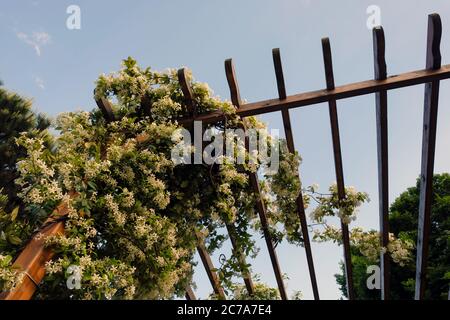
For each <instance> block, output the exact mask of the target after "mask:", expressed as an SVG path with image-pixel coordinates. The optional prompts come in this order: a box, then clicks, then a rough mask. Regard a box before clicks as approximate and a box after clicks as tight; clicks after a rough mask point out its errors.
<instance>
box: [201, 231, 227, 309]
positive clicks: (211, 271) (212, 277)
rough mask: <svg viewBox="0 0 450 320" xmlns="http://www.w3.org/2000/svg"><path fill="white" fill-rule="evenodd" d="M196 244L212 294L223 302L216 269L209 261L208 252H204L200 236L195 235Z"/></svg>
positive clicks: (222, 293) (223, 294) (203, 244)
mask: <svg viewBox="0 0 450 320" xmlns="http://www.w3.org/2000/svg"><path fill="white" fill-rule="evenodd" d="M197 239H198V244H197V251H198V254H199V255H200V259H201V260H202V263H203V266H204V267H205V270H206V274H207V275H208V279H209V282H210V283H211V286H212V288H213V290H214V293H215V294H216V295H217V296H218V297H219V298H220V299H223V300H225V299H226V297H225V292H224V291H223V288H222V287H221V285H220V281H219V277H218V276H217V273H216V271H215V270H216V269H215V268H214V265H213V263H212V261H211V256H210V255H209V253H208V250H206V246H205V243H204V242H203V239H202V238H201V236H200V235H198V234H197Z"/></svg>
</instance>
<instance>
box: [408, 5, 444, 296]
mask: <svg viewBox="0 0 450 320" xmlns="http://www.w3.org/2000/svg"><path fill="white" fill-rule="evenodd" d="M441 35H442V23H441V18H440V16H439V15H438V14H436V13H435V14H431V15H429V16H428V35H427V55H426V68H427V69H430V70H437V69H439V68H440V67H441V52H440V43H441ZM438 101H439V81H438V80H435V81H432V82H429V83H427V84H426V85H425V101H424V115H423V136H422V164H421V174H420V204H419V221H418V231H417V259H416V284H415V285H416V287H415V299H416V300H421V299H423V298H424V295H425V283H426V273H427V259H428V246H429V243H428V242H429V237H430V228H431V226H430V224H431V221H430V220H431V204H432V201H433V170H434V156H435V151H436V127H437V115H438Z"/></svg>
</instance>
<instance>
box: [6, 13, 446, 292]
mask: <svg viewBox="0 0 450 320" xmlns="http://www.w3.org/2000/svg"><path fill="white" fill-rule="evenodd" d="M441 35H442V25H441V19H440V17H439V15H438V14H431V15H429V17H428V38H427V56H426V69H424V70H418V71H412V72H407V73H403V74H400V75H395V76H390V77H388V76H387V71H386V61H385V38H384V31H383V29H382V27H376V28H374V30H373V48H374V70H375V72H374V79H373V80H367V81H362V82H355V83H351V84H347V85H343V86H335V83H334V75H333V65H332V55H331V46H330V41H329V39H328V38H324V39H322V49H323V60H324V67H325V80H326V89H323V90H317V91H311V92H305V93H299V94H295V95H291V96H287V94H286V88H285V83H284V76H283V70H282V63H281V56H280V51H279V49H273V52H272V53H273V62H274V68H275V75H276V80H277V87H278V98H276V99H270V100H264V101H258V102H253V103H242V101H241V98H240V93H239V87H238V84H237V80H236V74H235V71H234V66H233V62H232V60H231V59H228V60H226V61H225V73H226V77H227V81H228V85H229V88H230V95H231V101H232V103H233V105H234V106H235V107H236V113H237V115H238V116H240V117H248V116H255V115H260V114H266V113H270V112H278V111H281V113H282V118H283V126H284V131H285V136H286V140H287V146H288V150H289V151H290V152H295V147H294V139H293V134H292V125H291V120H290V115H289V109H293V108H299V107H304V106H310V105H316V104H319V103H324V102H327V103H328V106H329V115H330V128H331V135H332V142H333V154H334V163H335V173H336V181H337V188H338V196H339V198H340V199H344V198H345V184H344V174H343V163H342V155H341V143H340V135H339V121H338V114H337V101H338V100H342V99H347V98H352V97H356V96H361V95H369V94H375V97H376V98H375V105H376V128H377V152H378V186H379V219H380V233H381V237H380V243H381V245H382V246H383V247H386V246H387V245H388V243H389V197H388V195H389V192H388V190H389V189H388V188H389V184H388V126H387V121H388V119H387V101H388V100H387V92H388V91H389V90H393V89H398V88H404V87H410V86H415V85H420V84H425V101H424V120H423V140H422V165H421V175H420V177H421V187H420V207H419V224H418V239H417V260H416V288H415V299H418V300H419V299H423V298H424V292H425V284H426V274H427V271H426V267H427V258H428V247H429V235H430V223H431V221H430V219H431V217H430V212H431V205H432V192H433V190H432V179H433V169H434V157H435V145H436V125H437V110H438V97H439V83H440V81H441V80H444V79H449V78H450V65H444V66H441V53H440V41H441ZM178 79H179V82H180V85H181V88H182V92H183V95H184V98H185V102H186V105H187V107H188V109H189V111H190V116H189V117H186V118H183V119H179V123H180V124H182V125H184V126H186V127H191V126H192V123H193V122H194V121H202V122H203V123H216V122H218V121H222V120H223V119H224V115H223V114H221V113H220V112H211V113H208V114H197V111H196V106H195V100H194V98H193V93H192V90H191V87H190V84H189V83H188V81H187V76H186V72H185V70H184V69H180V70H179V71H178ZM97 105H98V106H99V108H100V109H101V110H102V112H103V114H104V116H105V118H106V119H107V120H108V121H115V117H114V114H113V112H112V108H111V105H110V103H109V102H108V100H106V99H101V100H98V101H97ZM142 107H143V110H144V112H145V113H146V114H149V113H150V108H151V103H150V101H149V100H148V99H146V98H144V99H143V101H142ZM248 174H249V179H250V184H251V187H252V189H253V191H254V192H255V194H256V195H258V198H257V201H256V210H257V212H258V214H259V218H260V220H261V224H262V229H263V233H264V238H265V241H266V245H267V248H268V251H269V255H270V259H271V263H272V267H273V270H274V274H275V278H276V280H277V284H278V289H279V292H280V295H281V298H282V299H287V298H288V297H287V293H286V289H285V286H284V282H283V277H282V273H281V269H280V266H279V262H278V258H277V254H276V251H275V247H274V244H273V241H272V239H271V237H270V233H269V232H268V224H267V217H266V208H265V205H264V202H263V200H262V198H261V196H260V188H259V182H258V179H257V176H256V174H255V173H251V172H249V173H248ZM296 205H297V212H298V217H299V220H300V223H301V230H302V234H303V238H304V246H305V253H306V258H307V263H308V269H309V274H310V280H311V287H312V290H313V294H314V299H316V300H319V290H318V286H317V278H316V273H315V268H314V262H313V256H312V250H311V244H310V239H309V232H308V224H307V220H306V215H305V208H304V204H303V197H302V194H301V192H300V194H299V195H298V198H297V201H296ZM64 214H66V210H64V205H63V204H62V205H61V206H60V207H58V209H57V216H59V217H60V216H61V215H62V216H63V215H64ZM233 228H234V226H233V225H232V224H227V230H228V233H229V235H230V240H231V243H232V246H233V250H235V251H237V252H240V251H239V248H238V246H237V244H236V241H235V239H234V237H233ZM63 229H64V225H63V222H61V221H58V222H55V223H53V224H52V223H50V224H47V225H46V227H45V228H44V229H43V230H41V233H42V234H44V235H48V234H55V233H56V234H58V233H62V232H64V230H63ZM341 229H342V235H343V239H342V240H343V251H344V262H345V274H346V281H347V290H348V298H349V299H350V300H352V299H355V298H356V297H355V294H354V287H353V275H352V265H351V255H350V239H349V230H348V225H347V224H345V223H343V222H341ZM41 239H42V238H41ZM197 249H198V252H199V255H200V257H201V260H202V262H203V265H204V267H205V269H206V272H207V275H208V278H209V280H210V282H211V285H212V287H213V290H214V292H215V293H216V294H217V295H218V296H219V297H220V298H222V299H225V298H226V297H225V294H224V292H223V289H222V288H221V287H220V283H219V280H218V276H217V274H216V272H215V271H214V270H215V269H214V266H213V264H212V261H211V257H210V256H209V254H208V252H207V250H206V248H205V246H204V244H203V242H202V240H201V239H200V238H199V245H198V247H197ZM51 256H52V254H51V252H50V251H49V250H47V249H45V248H44V246H43V242H42V240H39V239H35V238H33V239H32V241H31V242H30V243H29V245H28V246H27V247H26V248H25V249H24V250H23V252H22V253H21V254H20V255H19V257H18V258H17V259H16V260H15V263H14V264H15V265H16V266H17V267H19V268H21V269H22V270H23V271H25V274H26V278H25V280H24V282H23V283H22V286H21V287H20V288H18V290H17V291H15V292H8V293H3V294H1V295H0V298H3V299H30V298H31V297H32V295H33V293H34V291H35V290H36V288H37V285H38V284H39V282H40V281H41V280H42V278H43V276H44V273H45V269H44V265H45V262H46V261H48V260H49V259H50V258H51ZM380 258H381V259H380V265H381V270H382V272H381V276H382V280H381V288H382V290H381V298H382V299H389V295H390V294H389V291H390V290H389V288H390V279H389V276H390V258H389V256H388V255H387V254H386V253H384V254H383V253H382V254H381V257H380ZM241 259H242V260H241V261H242V262H243V263H245V257H244V256H243V254H242V253H241ZM243 278H244V282H245V284H246V288H247V290H248V291H249V293H250V294H252V293H253V292H254V288H253V283H252V280H251V275H250V274H249V273H248V272H244V270H243ZM186 299H188V300H192V299H195V294H194V292H193V291H192V289H191V288H190V287H188V288H187V289H186Z"/></svg>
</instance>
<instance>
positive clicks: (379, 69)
mask: <svg viewBox="0 0 450 320" xmlns="http://www.w3.org/2000/svg"><path fill="white" fill-rule="evenodd" d="M385 48H386V44H385V39H384V31H383V28H382V27H376V28H374V29H373V52H374V69H375V79H376V80H384V79H386V78H387V70H386V58H385ZM375 104H376V119H377V120H376V121H377V122H376V124H377V154H378V196H379V201H378V210H379V219H380V244H381V246H382V247H384V248H387V247H388V244H389V175H388V119H387V91H386V90H382V91H380V92H377V93H376V94H375ZM380 266H381V299H382V300H388V299H389V284H390V281H389V280H390V279H389V277H390V274H391V272H390V258H389V253H388V252H384V253H383V252H381V253H380Z"/></svg>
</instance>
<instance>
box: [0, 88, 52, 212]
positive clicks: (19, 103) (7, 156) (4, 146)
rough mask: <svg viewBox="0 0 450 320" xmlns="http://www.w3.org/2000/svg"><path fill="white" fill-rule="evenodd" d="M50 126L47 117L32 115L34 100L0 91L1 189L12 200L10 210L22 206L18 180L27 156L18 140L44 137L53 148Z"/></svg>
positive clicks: (1, 89)
mask: <svg viewBox="0 0 450 320" xmlns="http://www.w3.org/2000/svg"><path fill="white" fill-rule="evenodd" d="M49 125H50V122H49V120H48V119H47V118H46V117H45V116H44V115H42V114H35V113H34V112H33V111H32V109H31V100H28V99H25V98H23V97H21V96H19V95H18V94H16V93H13V92H10V91H8V90H6V89H5V88H0V128H1V129H0V189H3V192H4V193H5V194H6V195H8V197H9V203H8V204H7V207H8V208H9V209H12V208H13V207H14V206H16V205H17V203H18V199H17V196H16V195H17V189H16V187H15V186H14V180H15V179H16V178H17V176H18V172H17V162H18V160H19V159H21V158H22V157H24V156H25V155H26V152H25V151H26V150H25V149H24V148H22V147H20V146H18V145H17V144H16V143H15V139H16V138H18V137H19V135H20V133H22V132H26V133H27V135H28V136H29V137H41V138H42V139H44V140H45V142H46V143H47V145H49V143H50V141H49V137H48V136H46V133H45V129H47V128H48V127H49Z"/></svg>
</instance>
